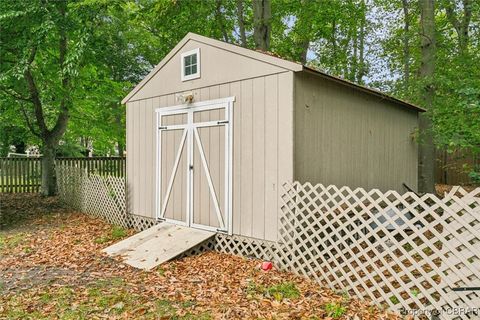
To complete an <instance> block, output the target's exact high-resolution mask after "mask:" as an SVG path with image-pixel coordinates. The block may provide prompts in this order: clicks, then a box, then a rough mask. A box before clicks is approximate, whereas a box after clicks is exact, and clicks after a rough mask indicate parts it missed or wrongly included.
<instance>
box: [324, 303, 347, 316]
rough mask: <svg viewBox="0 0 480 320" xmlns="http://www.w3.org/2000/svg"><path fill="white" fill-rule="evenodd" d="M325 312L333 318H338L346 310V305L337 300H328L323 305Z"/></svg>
mask: <svg viewBox="0 0 480 320" xmlns="http://www.w3.org/2000/svg"><path fill="white" fill-rule="evenodd" d="M325 312H326V313H327V315H328V316H329V317H332V318H334V319H336V318H340V317H341V316H343V315H344V314H345V312H347V307H345V306H343V305H342V304H340V303H337V302H329V303H327V304H326V305H325Z"/></svg>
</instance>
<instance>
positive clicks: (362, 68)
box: [357, 0, 367, 84]
mask: <svg viewBox="0 0 480 320" xmlns="http://www.w3.org/2000/svg"><path fill="white" fill-rule="evenodd" d="M366 24H367V5H366V3H365V0H363V1H362V19H361V20H360V35H359V41H358V46H359V48H358V51H359V56H358V72H357V83H359V84H363V77H364V76H365V73H366V71H367V70H366V65H365V25H366Z"/></svg>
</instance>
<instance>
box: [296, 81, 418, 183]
mask: <svg viewBox="0 0 480 320" xmlns="http://www.w3.org/2000/svg"><path fill="white" fill-rule="evenodd" d="M417 127H418V116H417V112H416V111H412V110H410V109H407V108H405V107H404V106H399V105H397V104H395V103H392V102H389V101H386V100H382V99H381V98H379V97H375V96H373V95H369V94H366V93H364V92H361V91H358V90H355V89H353V88H351V87H348V86H346V85H342V84H339V83H336V82H334V81H331V80H326V79H324V78H321V77H320V76H317V75H314V74H311V73H308V72H299V73H296V74H295V152H294V154H295V160H294V161H295V170H294V177H295V179H296V180H299V181H302V182H306V181H310V182H312V183H322V184H324V185H329V184H335V185H337V186H349V187H352V188H355V187H363V188H365V189H372V188H378V189H380V190H382V191H386V190H397V191H399V192H404V191H405V188H404V187H403V186H402V183H403V182H405V183H406V184H407V185H409V186H410V187H412V188H413V189H414V190H417V152H418V151H417V143H416V142H415V141H413V139H412V133H413V132H414V130H415V128H417Z"/></svg>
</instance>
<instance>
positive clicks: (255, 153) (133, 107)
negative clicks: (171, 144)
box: [127, 71, 293, 240]
mask: <svg viewBox="0 0 480 320" xmlns="http://www.w3.org/2000/svg"><path fill="white" fill-rule="evenodd" d="M191 92H193V95H194V97H195V101H197V102H198V101H205V100H212V99H218V98H224V97H229V96H235V99H236V100H235V102H234V107H233V110H234V133H233V134H234V136H233V137H234V138H233V139H234V148H233V149H234V151H233V153H234V154H233V232H234V234H238V235H243V236H248V237H254V238H259V239H266V240H276V238H277V220H278V217H277V213H278V210H279V192H280V191H281V188H280V184H281V183H282V182H284V181H292V180H293V73H292V72H290V71H287V72H281V73H276V74H271V75H267V76H261V77H256V78H252V79H246V80H241V81H233V82H229V83H225V84H220V85H213V86H208V87H203V88H198V89H194V90H192V91H191ZM178 93H181V92H178ZM152 94H154V92H152ZM176 104H178V103H177V102H176V101H175V93H172V94H167V95H162V96H159V97H153V98H147V99H142V100H138V101H133V102H129V103H127V184H128V190H129V210H130V212H132V213H134V214H137V215H141V216H146V217H155V161H156V160H155V152H156V141H155V137H156V126H155V108H159V107H167V106H173V105H176Z"/></svg>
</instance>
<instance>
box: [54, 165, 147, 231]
mask: <svg viewBox="0 0 480 320" xmlns="http://www.w3.org/2000/svg"><path fill="white" fill-rule="evenodd" d="M56 168H57V169H56V170H57V185H58V193H59V196H60V199H61V201H63V202H64V203H67V204H68V205H70V206H71V207H73V208H75V209H77V210H79V211H81V212H85V213H87V214H89V215H92V216H95V217H98V218H102V219H104V220H106V221H107V222H108V223H111V224H115V225H119V226H122V227H125V228H134V229H136V230H138V231H141V230H145V229H148V228H150V227H152V226H153V225H155V223H156V222H155V219H152V218H147V217H142V216H137V215H132V214H129V213H128V212H127V203H126V202H127V201H126V199H127V195H126V188H125V178H123V177H114V176H106V177H104V176H100V175H97V174H89V173H88V172H87V171H86V170H85V169H82V168H78V167H71V166H62V165H57V166H56Z"/></svg>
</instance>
